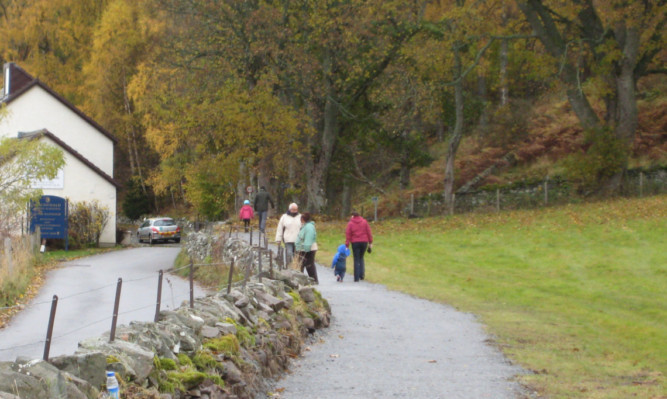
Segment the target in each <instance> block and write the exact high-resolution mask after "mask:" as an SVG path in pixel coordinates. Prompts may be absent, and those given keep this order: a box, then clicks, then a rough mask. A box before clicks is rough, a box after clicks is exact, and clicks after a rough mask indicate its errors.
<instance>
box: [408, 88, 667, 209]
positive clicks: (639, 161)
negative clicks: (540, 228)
mask: <svg viewBox="0 0 667 399" xmlns="http://www.w3.org/2000/svg"><path fill="white" fill-rule="evenodd" d="M638 89H639V92H640V99H639V101H638V108H639V127H638V129H637V135H636V138H635V140H634V144H633V146H632V154H631V157H630V164H629V167H631V168H633V167H642V168H651V167H655V166H665V165H667V96H666V95H665V93H666V92H667V79H666V78H665V77H664V76H654V77H652V78H651V79H644V80H642V81H641V82H640V87H639V88H638ZM523 107H524V109H523V110H524V112H525V115H526V117H525V120H520V121H514V122H515V123H517V124H518V125H520V126H521V127H522V130H520V131H516V132H512V134H514V137H509V138H508V137H502V136H503V135H505V136H507V134H504V133H503V131H502V129H506V130H509V131H511V130H513V129H515V128H516V125H513V124H512V122H513V121H512V120H509V118H503V116H502V115H501V116H498V115H496V119H497V120H501V123H498V124H497V125H496V126H493V127H492V128H491V129H490V130H492V132H491V134H490V135H487V136H482V135H481V134H480V132H479V126H477V127H475V128H473V129H471V130H473V133H472V134H470V135H468V136H467V137H465V138H464V139H463V141H462V143H461V148H460V149H459V154H458V156H457V159H456V170H457V175H456V186H457V187H461V186H462V185H463V184H465V183H466V182H468V181H469V180H470V179H472V178H474V177H475V176H476V175H477V174H478V173H481V172H482V171H484V170H485V169H487V168H489V167H490V166H492V165H494V164H499V165H500V167H499V168H498V170H497V171H496V173H493V174H491V175H490V176H489V177H487V178H486V179H484V180H482V181H481V182H480V184H479V185H478V186H477V187H482V186H484V185H489V184H500V185H502V184H507V183H509V182H511V181H518V180H532V179H544V178H545V177H546V176H547V175H548V176H557V175H561V174H562V173H563V172H564V171H563V166H562V163H563V160H564V159H565V158H567V157H568V156H569V155H571V154H574V153H576V152H582V151H585V143H584V137H583V130H582V128H581V126H580V125H579V121H578V120H577V118H576V116H575V115H574V113H573V112H572V109H571V107H570V105H569V103H568V101H567V98H566V97H565V95H564V94H563V93H561V92H558V93H548V94H546V95H544V96H542V97H541V98H539V99H538V100H537V101H536V102H535V105H534V106H531V105H529V104H528V103H525V104H523ZM596 111H597V112H598V113H600V114H602V105H601V104H600V103H599V102H598V103H597V104H596ZM503 119H504V120H505V123H504V124H503V123H502V120H503ZM493 129H495V130H496V131H495V132H493ZM498 130H501V131H500V132H498ZM498 142H501V143H503V144H504V145H499V144H497V143H498ZM445 150H446V146H445V143H434V146H433V150H432V152H433V155H434V156H436V160H435V161H434V162H433V163H432V164H430V165H429V166H428V167H425V168H420V169H418V170H415V173H414V174H413V178H412V180H411V183H412V188H411V189H410V190H408V191H407V192H405V193H402V194H403V195H408V196H409V195H410V194H414V195H415V197H421V196H424V195H428V194H441V193H442V190H443V180H444V169H445V167H444V164H445V156H444V154H445ZM508 153H513V154H515V156H516V161H515V162H516V163H515V164H514V165H509V164H508V163H507V162H503V160H502V158H503V157H504V156H505V155H507V154H508Z"/></svg>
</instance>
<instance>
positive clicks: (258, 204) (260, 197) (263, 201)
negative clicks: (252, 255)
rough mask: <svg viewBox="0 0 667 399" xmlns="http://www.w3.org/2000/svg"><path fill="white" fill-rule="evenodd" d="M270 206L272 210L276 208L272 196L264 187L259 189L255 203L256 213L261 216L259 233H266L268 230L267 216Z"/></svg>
mask: <svg viewBox="0 0 667 399" xmlns="http://www.w3.org/2000/svg"><path fill="white" fill-rule="evenodd" d="M269 204H271V209H273V208H275V206H273V200H272V199H271V195H270V194H269V193H267V192H266V188H265V187H264V186H262V187H260V188H259V192H258V193H257V195H255V203H254V204H253V205H254V208H255V212H257V215H258V216H259V231H261V232H262V233H264V230H265V229H266V216H267V215H268V213H269Z"/></svg>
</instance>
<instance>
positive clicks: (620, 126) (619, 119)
mask: <svg viewBox="0 0 667 399" xmlns="http://www.w3.org/2000/svg"><path fill="white" fill-rule="evenodd" d="M614 33H615V36H616V38H617V40H619V45H620V47H621V50H622V52H623V57H622V58H621V60H619V62H618V67H617V68H615V70H616V74H615V76H614V81H615V89H616V90H615V91H616V93H615V94H616V96H615V97H616V100H615V101H614V105H615V106H616V109H615V110H614V113H613V114H614V115H615V118H614V121H613V122H614V125H615V126H614V136H615V137H616V139H618V140H619V141H620V142H621V143H623V144H624V145H625V147H626V148H628V151H626V153H625V158H624V159H623V161H622V162H623V165H622V166H623V168H622V170H621V171H619V172H618V173H616V174H614V175H613V176H611V177H609V178H608V179H606V180H605V181H602V182H600V193H601V194H603V195H611V194H614V193H616V192H618V189H619V187H620V186H621V182H622V180H623V174H624V173H625V169H626V168H627V164H628V157H629V155H630V151H629V149H630V147H631V146H632V141H633V139H634V137H635V133H636V131H637V125H638V124H639V122H638V111H637V97H636V93H635V76H634V69H635V66H636V65H637V60H638V57H639V36H640V34H639V31H638V30H637V28H636V27H633V28H627V27H626V26H625V25H624V24H622V25H619V26H618V27H617V28H616V30H615V32H614Z"/></svg>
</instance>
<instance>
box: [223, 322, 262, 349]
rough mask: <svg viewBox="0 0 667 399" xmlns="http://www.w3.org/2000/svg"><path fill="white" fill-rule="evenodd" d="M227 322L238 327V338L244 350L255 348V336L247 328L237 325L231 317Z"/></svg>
mask: <svg viewBox="0 0 667 399" xmlns="http://www.w3.org/2000/svg"><path fill="white" fill-rule="evenodd" d="M227 322H228V323H232V324H234V326H236V338H237V339H238V341H239V343H240V344H241V345H242V346H243V347H244V348H251V347H253V346H255V336H254V335H253V334H251V333H250V331H248V329H247V328H246V327H245V326H243V325H241V324H239V323H237V322H236V321H235V320H233V319H231V318H229V317H228V318H227Z"/></svg>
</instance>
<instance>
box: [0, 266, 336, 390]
mask: <svg viewBox="0 0 667 399" xmlns="http://www.w3.org/2000/svg"><path fill="white" fill-rule="evenodd" d="M311 283H312V280H310V279H309V278H308V277H307V276H305V275H304V274H302V273H299V272H297V271H293V270H280V271H276V272H275V274H274V277H273V279H270V278H268V276H263V280H262V283H260V282H259V281H258V280H257V278H256V277H253V278H252V279H251V280H250V281H249V282H248V283H247V284H246V286H245V288H243V287H242V286H241V285H235V286H234V288H233V289H232V290H231V292H230V293H229V294H226V291H224V292H219V293H217V294H215V295H210V296H207V297H204V298H200V299H197V300H196V301H195V305H194V308H193V309H191V308H189V306H182V307H180V308H178V309H177V310H174V311H162V312H161V313H160V317H159V321H158V322H156V323H146V322H141V323H140V322H133V323H130V325H129V326H119V327H118V329H117V331H116V339H115V340H114V341H113V342H109V341H108V337H109V334H108V333H107V334H105V335H102V336H100V337H95V338H90V339H86V340H84V341H82V342H80V343H79V349H78V350H77V351H76V353H74V354H73V355H71V356H61V357H57V358H53V359H50V360H49V361H48V362H45V361H42V360H33V359H24V358H18V359H16V361H14V362H4V363H0V399H5V398H12V399H13V398H22V399H30V398H76V399H79V398H81V399H84V398H88V399H91V398H100V397H104V394H103V393H101V392H103V390H104V384H105V382H106V380H105V370H113V371H116V374H117V375H118V376H119V380H120V381H121V392H122V395H123V397H124V398H161V399H181V398H202V399H214V398H216V399H220V398H253V397H264V395H266V393H267V390H268V389H269V384H268V382H269V381H268V379H271V378H275V377H278V376H280V375H281V373H283V372H285V371H286V370H287V368H288V365H289V361H290V359H291V358H294V357H296V356H298V354H299V353H300V352H301V348H302V344H303V339H304V338H305V337H306V336H307V335H308V334H309V333H312V332H314V331H315V330H316V329H318V328H322V327H327V326H328V325H329V319H330V314H331V313H330V308H329V305H328V303H327V302H326V300H324V299H322V297H321V296H320V294H319V293H318V292H317V291H316V290H314V288H313V287H312V286H311Z"/></svg>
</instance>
